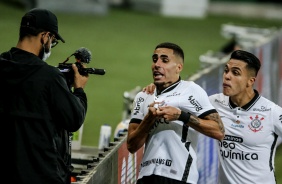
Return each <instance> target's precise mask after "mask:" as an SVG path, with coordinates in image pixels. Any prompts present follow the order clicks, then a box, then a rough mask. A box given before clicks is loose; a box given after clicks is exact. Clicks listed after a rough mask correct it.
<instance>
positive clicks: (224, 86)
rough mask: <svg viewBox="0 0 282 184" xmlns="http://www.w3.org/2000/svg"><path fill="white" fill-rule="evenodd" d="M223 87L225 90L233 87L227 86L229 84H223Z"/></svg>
mask: <svg viewBox="0 0 282 184" xmlns="http://www.w3.org/2000/svg"><path fill="white" fill-rule="evenodd" d="M222 87H223V88H231V85H229V84H227V83H223V84H222Z"/></svg>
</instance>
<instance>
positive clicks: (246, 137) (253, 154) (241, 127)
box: [210, 50, 282, 184]
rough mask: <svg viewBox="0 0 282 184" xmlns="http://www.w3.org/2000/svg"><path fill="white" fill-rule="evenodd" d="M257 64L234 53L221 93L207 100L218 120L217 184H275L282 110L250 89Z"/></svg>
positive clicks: (244, 54) (254, 59)
mask: <svg viewBox="0 0 282 184" xmlns="http://www.w3.org/2000/svg"><path fill="white" fill-rule="evenodd" d="M259 69H260V61H259V59H258V58H257V57H256V56H254V55H253V54H251V53H249V52H246V51H242V50H237V51H234V52H233V53H232V54H231V57H230V60H229V61H228V62H227V64H226V65H225V69H224V73H223V93H221V94H215V95H212V96H210V101H211V103H212V104H213V106H214V107H215V108H216V110H217V111H218V113H219V114H220V116H221V119H222V122H223V123H224V127H225V138H224V140H222V141H220V142H219V145H218V146H219V149H218V152H219V159H220V169H219V183H221V184H238V183H244V184H245V183H246V184H247V183H248V184H265V183H267V184H275V183H276V181H275V173H274V171H275V167H274V156H275V152H276V147H277V140H278V136H280V137H282V108H281V107H279V106H278V105H276V104H275V103H273V102H271V101H270V100H268V99H266V98H264V97H262V96H260V95H259V93H258V91H256V90H255V89H253V85H254V82H255V79H256V76H257V73H258V71H259Z"/></svg>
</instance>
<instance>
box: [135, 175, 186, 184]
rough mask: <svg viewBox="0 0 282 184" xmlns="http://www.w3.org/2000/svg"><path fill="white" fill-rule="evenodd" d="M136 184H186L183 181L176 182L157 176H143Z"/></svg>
mask: <svg viewBox="0 0 282 184" xmlns="http://www.w3.org/2000/svg"><path fill="white" fill-rule="evenodd" d="M137 184H188V183H185V182H184V181H178V180H174V179H171V178H166V177H163V176H158V175H151V176H144V177H143V178H141V179H139V180H138V181H137Z"/></svg>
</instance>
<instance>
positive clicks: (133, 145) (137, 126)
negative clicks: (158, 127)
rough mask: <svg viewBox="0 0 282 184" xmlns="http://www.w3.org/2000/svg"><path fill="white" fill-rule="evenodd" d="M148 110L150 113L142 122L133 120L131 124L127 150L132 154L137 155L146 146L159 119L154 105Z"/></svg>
mask: <svg viewBox="0 0 282 184" xmlns="http://www.w3.org/2000/svg"><path fill="white" fill-rule="evenodd" d="M148 108H149V109H148V113H147V114H146V116H145V117H144V119H143V120H142V121H141V122H140V120H138V119H134V118H133V119H131V121H130V123H129V126H128V134H127V149H128V151H129V152H130V153H135V152H136V151H138V150H139V149H140V148H141V147H142V146H143V145H144V144H145V142H146V139H147V137H148V134H149V132H150V130H151V128H152V126H153V125H154V123H155V120H156V118H157V115H156V109H155V108H154V107H153V104H151V105H150V106H149V107H148ZM138 121H139V122H138Z"/></svg>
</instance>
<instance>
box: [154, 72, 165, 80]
mask: <svg viewBox="0 0 282 184" xmlns="http://www.w3.org/2000/svg"><path fill="white" fill-rule="evenodd" d="M153 76H154V79H155V80H159V79H161V78H162V77H163V76H164V75H163V74H162V73H160V72H158V71H155V72H153Z"/></svg>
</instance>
